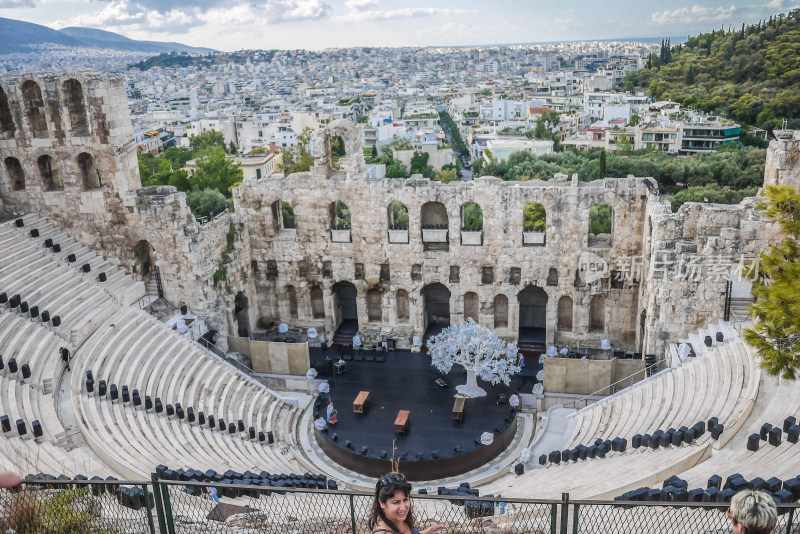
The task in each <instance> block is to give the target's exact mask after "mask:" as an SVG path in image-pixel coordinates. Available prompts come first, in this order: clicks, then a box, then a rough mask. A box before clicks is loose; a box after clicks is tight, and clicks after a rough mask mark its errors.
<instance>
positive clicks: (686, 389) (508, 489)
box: [485, 336, 761, 498]
mask: <svg viewBox="0 0 800 534" xmlns="http://www.w3.org/2000/svg"><path fill="white" fill-rule="evenodd" d="M760 377H761V372H760V368H759V367H758V364H757V362H756V359H755V358H754V357H753V356H752V354H751V353H750V349H749V347H748V346H747V345H746V343H745V342H744V341H743V340H742V339H741V338H740V337H738V336H737V337H732V336H730V337H728V339H727V340H726V341H725V342H723V343H717V344H715V345H714V346H713V347H712V348H711V349H710V350H707V351H704V352H703V353H702V354H701V355H700V356H698V357H696V358H692V359H691V361H689V362H687V364H686V365H681V366H680V367H678V368H669V369H666V370H664V371H662V372H660V373H657V374H656V375H653V376H652V377H649V378H647V379H645V380H643V381H641V382H638V383H636V384H634V385H632V386H630V387H628V388H625V389H624V390H622V391H620V392H617V393H615V394H614V395H611V396H609V397H606V398H605V399H603V400H601V401H599V402H597V403H595V404H591V405H589V406H587V407H586V408H583V409H581V410H579V411H578V412H575V413H573V414H571V415H570V416H569V417H574V418H575V419H576V424H575V426H574V430H573V432H572V434H571V435H570V436H569V438H567V440H566V442H565V443H564V446H563V448H565V449H567V448H573V447H577V446H578V445H580V444H584V445H591V444H592V443H593V442H594V441H595V440H597V439H601V440H604V441H605V440H613V439H614V438H617V437H621V438H625V439H627V440H628V443H629V446H628V448H627V450H626V451H624V452H609V454H608V456H607V457H606V458H604V459H592V460H586V461H579V462H577V463H569V464H563V463H562V464H560V465H555V464H548V465H547V466H546V467H544V468H539V469H533V470H530V471H528V472H527V473H525V474H524V475H522V476H514V475H511V474H509V475H506V476H504V477H502V478H500V479H498V480H497V481H496V482H493V483H491V484H489V485H488V487H487V489H486V490H485V491H488V492H489V493H494V492H502V493H503V494H504V495H508V496H526V495H527V496H531V495H535V496H536V497H537V498H557V497H559V496H560V494H561V493H562V492H569V493H570V495H571V496H575V497H576V498H613V497H614V496H616V495H620V494H622V493H624V492H625V491H627V490H629V489H635V488H638V487H641V486H648V485H653V484H656V483H658V482H660V481H663V480H664V479H666V478H668V477H669V476H671V475H674V474H679V473H681V472H683V471H685V470H686V469H689V468H690V467H693V466H694V465H696V464H697V463H700V462H702V461H704V460H706V459H707V458H708V457H710V456H711V453H712V450H713V449H718V448H720V447H722V446H724V445H725V443H727V442H728V441H729V440H730V439H731V438H732V437H733V436H734V435H736V434H737V433H738V432H739V430H740V429H741V427H742V425H743V424H744V422H745V420H746V419H747V417H748V416H749V414H750V411H751V409H752V406H753V404H754V402H755V399H756V396H757V395H758V391H759V382H760ZM711 417H717V418H718V419H719V423H721V424H723V425H724V427H725V431H724V432H723V436H722V437H721V438H720V439H719V441H717V442H712V440H711V437H710V433H708V432H706V433H705V434H704V435H703V436H702V437H701V438H700V439H698V440H696V441H695V442H694V443H692V444H691V445H680V446H677V447H668V448H667V449H660V450H650V449H647V448H646V447H645V448H639V449H633V448H631V447H630V443H631V441H632V439H631V438H632V437H633V436H634V435H636V434H641V435H644V434H652V433H653V432H655V431H656V430H659V429H660V430H664V431H666V430H667V429H669V428H675V429H677V428H679V427H681V426H684V425H685V426H692V425H693V424H694V423H696V422H697V421H706V420H708V419H710V418H711Z"/></svg>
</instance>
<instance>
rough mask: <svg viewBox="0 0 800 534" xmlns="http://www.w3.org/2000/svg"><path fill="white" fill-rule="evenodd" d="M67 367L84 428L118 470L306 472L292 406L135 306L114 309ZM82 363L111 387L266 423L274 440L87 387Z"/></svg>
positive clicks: (126, 472)
mask: <svg viewBox="0 0 800 534" xmlns="http://www.w3.org/2000/svg"><path fill="white" fill-rule="evenodd" d="M73 366H74V373H73V376H72V383H71V388H72V398H73V403H74V408H75V413H76V415H77V417H76V418H77V419H78V421H79V426H80V427H81V431H82V432H83V434H84V436H85V438H86V440H87V442H88V443H89V444H90V445H91V447H92V449H93V450H94V451H95V452H96V453H97V454H98V456H100V457H101V458H103V460H104V461H106V462H107V463H108V464H109V466H111V467H112V468H113V469H114V470H116V471H118V472H119V473H121V474H122V475H123V476H125V477H136V478H140V477H144V476H149V474H150V473H152V472H154V469H155V467H156V466H157V465H159V464H166V465H174V466H186V467H189V466H192V467H198V468H202V469H214V470H217V471H220V470H222V471H225V470H226V469H235V470H240V471H247V470H251V471H261V470H266V471H271V472H287V473H298V472H303V471H306V470H309V469H307V468H306V466H305V465H304V464H303V461H302V460H301V459H300V457H299V455H298V454H297V453H296V450H297V449H296V447H295V445H296V438H295V429H296V426H297V422H298V413H299V411H298V410H297V409H296V408H294V407H293V406H291V405H290V404H288V403H285V402H283V401H281V400H279V399H277V398H276V397H274V396H273V395H271V394H270V392H269V391H268V390H266V389H265V388H262V387H260V386H259V385H257V384H256V383H254V382H252V381H250V380H248V379H246V378H244V377H243V376H242V375H240V374H239V373H237V372H236V371H235V370H234V369H233V368H232V367H230V366H229V365H227V364H225V363H223V362H222V361H220V360H219V359H217V358H216V357H214V356H212V355H210V354H209V353H207V352H206V351H204V350H202V349H201V348H199V347H198V346H197V345H196V344H195V343H193V342H191V341H189V340H187V339H185V338H183V337H181V336H179V335H178V334H177V333H175V332H173V331H171V330H169V329H167V328H166V327H165V326H164V325H163V324H162V323H160V322H159V321H157V320H156V319H155V318H153V317H152V316H150V315H149V314H147V313H145V312H143V311H141V310H138V309H133V308H125V309H122V310H120V311H119V312H117V313H116V314H115V315H114V316H113V317H111V318H110V319H109V320H108V321H107V322H106V323H105V324H104V325H103V326H101V327H100V328H99V329H98V330H97V332H95V334H94V335H93V336H92V337H91V338H90V339H89V340H88V341H87V342H86V344H85V345H84V346H83V347H81V349H80V350H79V351H77V353H76V354H75V357H74V358H73ZM87 370H91V371H92V373H93V374H94V376H96V377H101V376H102V377H105V379H106V381H107V382H108V384H109V385H110V384H112V383H114V384H118V385H120V387H121V385H123V384H125V385H127V386H128V388H129V389H130V390H133V389H138V390H139V391H140V392H143V393H142V394H144V392H146V393H147V394H148V395H150V396H151V397H152V398H154V399H155V398H156V397H160V398H161V399H164V402H165V403H166V402H170V403H172V404H175V403H180V404H181V405H182V406H183V407H184V409H186V408H187V407H189V406H191V407H193V408H194V410H195V413H199V412H201V411H202V412H204V414H206V416H209V415H214V417H215V418H217V419H218V418H220V417H222V418H224V420H225V421H227V422H235V421H237V420H239V419H242V420H243V421H244V423H245V428H248V427H250V426H253V427H256V428H261V429H269V430H272V431H273V432H274V434H275V437H276V443H275V444H273V445H268V444H262V443H259V442H258V441H251V440H248V439H242V438H241V437H239V436H238V435H236V436H233V435H230V434H228V433H227V432H225V433H223V432H219V431H216V430H212V429H209V428H208V427H207V426H206V427H200V426H199V425H198V424H187V423H185V422H180V421H178V420H176V419H175V418H169V417H165V416H163V415H158V414H155V413H152V412H147V411H146V410H145V409H144V407H142V406H140V407H138V408H137V407H134V406H133V405H124V404H122V403H121V402H116V403H115V402H110V401H108V400H106V398H99V397H97V396H96V395H94V394H92V395H90V394H87V393H86V392H85V389H84V388H83V386H84V380H85V376H86V371H87ZM167 399H168V400H167Z"/></svg>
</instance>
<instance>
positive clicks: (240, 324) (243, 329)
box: [233, 291, 250, 337]
mask: <svg viewBox="0 0 800 534" xmlns="http://www.w3.org/2000/svg"><path fill="white" fill-rule="evenodd" d="M248 309H249V305H248V301H247V297H246V296H245V294H244V293H243V292H241V291H239V292H238V293H236V296H235V297H234V299H233V317H234V319H236V330H237V332H236V335H238V336H239V337H250V318H249V311H248Z"/></svg>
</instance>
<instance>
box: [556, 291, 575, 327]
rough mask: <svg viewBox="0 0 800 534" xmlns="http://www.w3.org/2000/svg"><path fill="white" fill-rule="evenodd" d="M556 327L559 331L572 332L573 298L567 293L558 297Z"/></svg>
mask: <svg viewBox="0 0 800 534" xmlns="http://www.w3.org/2000/svg"><path fill="white" fill-rule="evenodd" d="M556 328H558V331H559V332H572V298H570V297H569V296H567V295H564V296H562V297H561V298H560V299H558V320H557V323H556Z"/></svg>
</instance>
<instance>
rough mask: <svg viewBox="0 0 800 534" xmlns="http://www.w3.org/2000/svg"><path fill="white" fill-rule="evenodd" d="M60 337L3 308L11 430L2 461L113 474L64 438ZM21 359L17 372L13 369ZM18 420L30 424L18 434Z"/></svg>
mask: <svg viewBox="0 0 800 534" xmlns="http://www.w3.org/2000/svg"><path fill="white" fill-rule="evenodd" d="M61 344H63V340H61V339H59V338H57V337H56V336H55V335H54V334H53V333H52V332H50V331H49V330H47V329H45V328H42V326H41V325H39V324H36V323H33V322H32V321H31V320H30V319H29V318H27V317H25V316H23V315H21V314H19V313H15V312H13V311H10V310H9V308H8V307H7V306H3V307H0V354H2V359H3V362H4V366H3V370H2V371H0V415H8V416H9V419H10V420H11V421H12V424H11V430H10V431H8V432H0V465H1V466H2V468H4V469H8V470H13V471H15V472H18V473H22V474H27V473H40V472H45V473H63V474H65V475H68V476H74V475H79V474H83V475H87V474H90V475H101V476H103V477H105V476H109V475H114V474H115V473H114V471H113V470H111V469H108V468H107V467H106V466H105V465H104V464H103V462H101V461H100V460H99V459H98V458H97V457H96V456H95V455H94V454H93V453H91V451H88V450H86V449H83V448H81V447H76V448H73V447H72V446H71V445H69V444H68V442H67V440H65V430H64V427H63V426H62V424H61V422H60V419H59V417H58V413H57V410H56V402H57V400H56V398H55V397H54V394H53V393H54V391H53V388H54V387H55V386H56V385H57V384H58V378H59V375H60V374H61V373H62V370H63V366H64V364H63V362H62V361H61V357H60V354H59V352H58V347H59V346H60V345H61ZM12 358H13V359H14V360H16V362H17V366H18V371H17V372H16V373H12V372H11V371H10V370H9V366H8V361H9V360H11V359H12ZM24 364H27V365H28V366H29V368H30V370H31V376H30V377H29V378H27V379H23V377H22V374H21V372H20V371H19V368H21V366H22V365H24ZM16 419H22V420H23V421H24V422H25V423H26V427H27V432H26V433H25V434H23V435H19V433H18V432H17V430H16V425H15V424H14V423H13V422H14V421H15V420H16ZM33 421H39V422H40V423H41V425H42V437H41V438H40V439H38V440H36V439H34V436H33V431H32V423H33Z"/></svg>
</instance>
